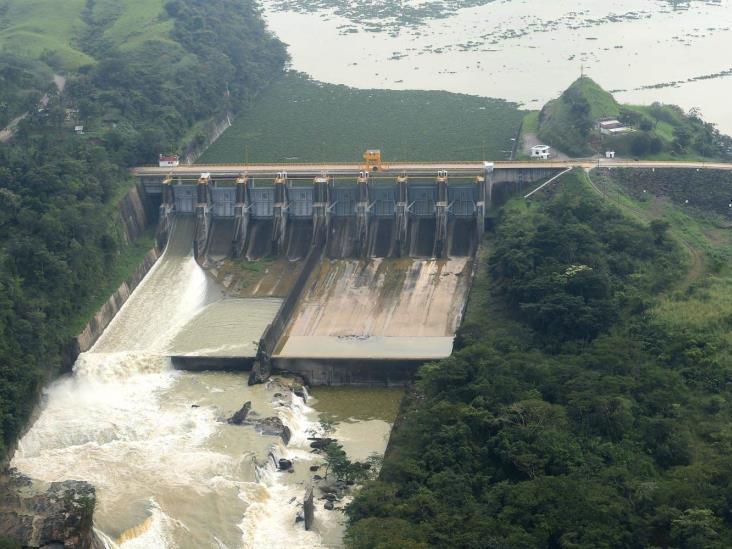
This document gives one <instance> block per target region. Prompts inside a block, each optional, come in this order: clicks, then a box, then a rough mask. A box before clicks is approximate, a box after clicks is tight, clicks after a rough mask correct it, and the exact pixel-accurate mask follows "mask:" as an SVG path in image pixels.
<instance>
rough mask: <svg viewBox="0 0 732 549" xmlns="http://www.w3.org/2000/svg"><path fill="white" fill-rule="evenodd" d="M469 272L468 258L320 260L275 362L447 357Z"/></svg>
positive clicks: (458, 320) (464, 295)
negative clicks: (295, 359)
mask: <svg viewBox="0 0 732 549" xmlns="http://www.w3.org/2000/svg"><path fill="white" fill-rule="evenodd" d="M471 269H472V262H471V260H470V259H469V258H456V259H450V260H444V261H438V260H416V259H370V260H324V261H322V262H321V264H320V265H319V266H318V267H317V268H316V269H315V271H314V272H313V274H312V275H311V277H310V279H309V280H308V286H307V288H306V290H305V292H304V294H303V296H302V297H301V299H300V302H299V303H298V306H297V308H296V309H295V312H294V314H293V316H292V321H291V322H290V325H289V328H288V330H287V332H286V335H285V337H284V338H283V341H282V342H280V345H279V348H278V350H277V352H276V356H277V357H282V358H287V357H298V358H339V359H347V358H352V359H356V358H383V359H387V358H388V359H400V358H410V359H414V358H420V359H436V358H442V357H446V356H449V355H450V352H451V350H452V340H453V337H454V335H455V332H456V330H457V328H458V326H459V324H460V320H461V317H462V311H463V308H464V304H465V300H466V298H467V293H468V288H469V285H470V281H471Z"/></svg>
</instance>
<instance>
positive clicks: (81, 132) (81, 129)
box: [74, 126, 84, 135]
mask: <svg viewBox="0 0 732 549" xmlns="http://www.w3.org/2000/svg"><path fill="white" fill-rule="evenodd" d="M74 131H75V132H76V133H77V134H78V135H84V126H74Z"/></svg>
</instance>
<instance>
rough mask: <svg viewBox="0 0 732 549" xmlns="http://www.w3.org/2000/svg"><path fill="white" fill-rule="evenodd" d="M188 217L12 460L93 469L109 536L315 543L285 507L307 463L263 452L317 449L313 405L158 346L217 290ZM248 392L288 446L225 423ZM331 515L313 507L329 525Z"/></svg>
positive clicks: (48, 476)
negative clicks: (175, 365)
mask: <svg viewBox="0 0 732 549" xmlns="http://www.w3.org/2000/svg"><path fill="white" fill-rule="evenodd" d="M192 229H193V225H192V220H186V219H180V220H178V222H177V225H176V228H175V230H174V233H173V236H172V237H171V241H170V243H169V246H168V249H167V250H166V252H165V254H164V255H163V257H162V258H161V259H160V260H159V262H158V264H157V265H156V266H155V267H154V268H153V269H152V270H151V272H150V273H149V275H148V276H147V277H146V279H145V280H144V281H143V282H142V283H141V284H140V286H139V287H138V288H137V290H136V291H135V292H134V294H133V295H132V296H131V298H130V299H129V301H128V302H127V303H126V304H125V306H124V307H123V308H122V310H121V311H120V313H119V314H118V316H117V317H116V318H115V320H114V321H113V322H112V323H111V324H110V326H109V327H108V329H107V331H106V332H105V333H104V334H103V336H102V337H101V338H100V339H99V341H98V342H97V344H96V345H95V346H94V347H93V348H92V350H91V351H89V352H88V353H85V354H83V355H81V356H80V357H79V359H78V361H77V363H76V365H75V367H74V373H73V375H71V376H67V377H64V378H62V379H59V380H58V381H57V382H55V383H53V384H52V385H51V386H50V387H49V388H48V389H47V390H46V393H45V398H44V404H43V409H42V412H41V414H40V417H39V418H38V420H37V421H36V423H35V424H34V425H33V427H32V429H31V430H30V431H29V432H28V434H27V435H26V436H25V437H24V438H23V439H22V440H21V441H20V445H19V448H18V451H17V453H16V455H15V457H14V460H13V465H14V466H15V467H17V468H18V469H19V470H20V471H22V472H23V473H25V474H28V475H29V476H31V477H34V478H37V479H40V480H44V481H58V480H69V479H81V480H87V481H89V482H91V483H92V484H93V485H94V486H95V487H96V489H97V498H98V502H97V509H96V512H95V525H96V528H97V530H98V532H99V534H100V537H102V538H103V539H104V540H106V543H107V544H108V545H109V546H111V547H114V546H119V547H123V548H125V549H127V548H138V547H139V548H146V549H147V548H167V547H176V548H177V547H181V548H201V547H230V548H233V547H269V548H277V547H283V548H284V547H303V548H304V547H317V546H319V545H320V538H319V535H318V534H317V533H315V532H306V531H305V530H304V528H303V526H302V524H295V520H294V519H295V516H296V514H297V512H298V505H299V504H300V503H301V502H302V497H303V494H304V486H303V484H304V482H305V480H307V478H308V468H307V466H306V465H302V466H298V467H296V469H297V472H296V473H294V474H283V473H279V472H276V471H275V469H274V462H273V460H272V459H269V458H268V456H269V455H270V454H273V453H274V454H275V455H282V456H284V457H288V458H289V459H292V460H293V461H295V462H303V463H305V464H306V462H308V461H311V460H313V459H314V457H313V456H312V454H310V453H309V452H308V451H307V440H306V438H307V432H308V430H310V429H312V428H314V425H315V424H314V421H315V420H316V419H317V414H316V413H315V412H314V411H313V410H312V409H310V408H308V407H307V406H306V405H305V404H304V402H303V401H302V400H301V399H299V398H298V397H293V402H292V403H289V402H287V403H283V402H280V399H279V398H274V396H273V395H274V393H275V392H276V391H277V390H281V389H280V388H279V386H272V387H268V386H256V387H248V386H247V383H246V377H245V376H244V375H242V374H238V375H237V374H228V373H202V374H191V373H185V372H177V371H175V370H173V369H172V367H171V363H170V359H169V358H167V355H166V350H167V349H168V348H169V347H170V345H171V342H172V341H174V340H175V336H176V334H177V333H178V332H179V331H180V330H181V328H182V327H184V326H185V325H186V324H187V323H188V322H189V321H190V320H191V319H192V318H194V317H196V315H197V314H198V313H200V311H202V310H204V308H205V306H206V304H207V303H210V302H211V301H212V300H217V299H220V297H221V295H220V292H219V289H218V288H217V287H216V286H215V285H214V284H212V282H210V281H209V279H208V278H207V277H206V275H205V273H203V271H201V269H199V267H198V266H197V264H196V263H195V261H194V259H193V257H192V255H191V252H190V248H191V242H192ZM242 335H243V337H246V333H245V332H244V333H243V334H242ZM201 345H203V346H204V347H206V346H207V345H209V346H210V342H206V341H205V340H204V341H201ZM247 400H250V401H252V410H254V411H256V412H257V413H259V414H260V416H262V417H266V416H273V415H278V416H280V418H281V419H282V420H283V422H285V424H287V425H288V426H289V427H290V429H291V430H292V432H293V436H292V440H291V442H290V446H289V447H285V446H284V445H283V444H282V442H281V441H280V439H279V438H275V437H268V436H262V435H260V434H258V433H257V432H256V431H255V430H254V429H253V428H252V427H250V426H235V425H229V424H227V423H226V422H225V418H227V417H229V416H230V415H231V414H233V412H235V411H236V410H237V409H238V408H239V407H240V406H241V405H242V403H243V402H245V401H247ZM331 515H332V514H329V513H327V512H326V513H325V514H324V515H323V516H320V513H319V514H318V515H317V520H318V521H319V522H320V523H321V524H322V525H323V526H324V528H326V529H328V528H329V527H328V524H329V523H331V522H333V521H334V520H335V519H334V518H333V517H332V516H331Z"/></svg>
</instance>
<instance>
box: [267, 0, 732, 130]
mask: <svg viewBox="0 0 732 549" xmlns="http://www.w3.org/2000/svg"><path fill="white" fill-rule="evenodd" d="M263 4H264V6H265V15H266V18H267V21H268V24H269V26H270V28H271V29H272V30H273V32H274V33H275V34H276V35H277V36H278V37H279V38H280V39H281V40H283V41H284V42H285V43H286V44H288V45H289V52H290V54H291V56H292V68H293V69H296V70H300V71H303V72H305V73H307V74H309V75H310V76H312V77H313V78H315V79H316V80H320V81H323V82H328V83H334V84H345V85H349V86H353V87H356V88H385V89H422V90H446V91H451V92H460V93H468V94H474V95H480V96H486V97H496V98H502V99H507V100H510V101H516V102H519V103H521V104H523V105H524V106H525V107H526V108H531V109H538V108H541V106H542V105H543V104H544V103H545V102H546V101H548V100H549V99H552V98H554V97H556V96H558V95H559V93H561V91H562V90H564V89H565V88H566V87H567V86H568V85H569V84H570V83H571V82H572V81H573V80H575V79H576V78H577V77H578V76H580V74H581V72H582V71H584V73H585V74H587V75H589V76H591V77H592V78H593V79H595V80H596V81H597V82H598V83H599V84H600V85H601V86H603V87H604V88H605V89H607V90H613V91H614V92H615V94H616V97H617V98H618V100H620V101H623V102H629V103H651V102H653V101H661V102H666V103H675V104H678V105H681V106H682V107H683V108H685V109H690V108H692V107H697V108H699V109H701V112H702V115H703V117H704V118H705V120H708V121H711V122H714V123H716V124H718V125H719V128H720V130H722V131H724V132H726V133H732V104H731V103H730V102H729V101H728V99H727V95H728V94H727V90H728V88H729V85H730V81H731V80H730V79H731V78H732V62H730V60H729V59H728V58H727V56H725V55H722V54H720V52H724V51H727V50H728V48H729V45H730V43H732V1H731V0H707V1H695V0H689V1H668V0H611V1H606V0H555V1H552V2H546V1H542V0H495V1H489V0H439V1H437V0H404V1H403V2H395V1H392V0H373V1H366V0H356V1H346V0H317V1H313V2H310V1H306V0H264V2H263ZM400 5H401V6H402V7H401V8H399V6H400ZM462 6H468V7H462ZM314 37H317V39H314Z"/></svg>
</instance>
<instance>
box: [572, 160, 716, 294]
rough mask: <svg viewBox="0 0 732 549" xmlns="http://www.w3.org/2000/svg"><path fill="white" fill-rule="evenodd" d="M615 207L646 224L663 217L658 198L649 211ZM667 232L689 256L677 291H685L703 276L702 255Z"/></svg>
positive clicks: (676, 233)
mask: <svg viewBox="0 0 732 549" xmlns="http://www.w3.org/2000/svg"><path fill="white" fill-rule="evenodd" d="M585 172H586V173H587V181H589V183H590V186H591V187H592V188H593V189H594V190H595V192H597V193H598V194H599V195H600V196H603V197H604V196H605V193H603V191H602V189H600V187H598V186H597V184H596V183H595V182H594V181H593V180H592V177H591V175H590V170H585ZM617 206H618V207H619V208H621V209H622V210H625V211H627V212H630V213H631V214H633V216H634V217H636V218H638V219H639V220H641V221H643V222H646V223H647V222H650V221H653V220H654V219H659V218H661V217H663V207H662V206H663V200H662V199H661V198H658V197H654V201H653V204H652V205H651V209H650V211H644V210H641V209H639V208H634V207H632V206H629V205H627V204H622V203H617ZM669 232H670V233H671V235H672V236H673V237H674V238H675V239H676V240H677V241H678V242H679V243H680V244H681V245H682V246H683V247H684V249H686V251H687V253H688V254H689V258H690V259H691V265H690V266H689V270H688V271H687V273H686V276H685V277H684V279H683V280H682V281H681V282H680V283H679V289H682V290H685V289H686V288H688V287H689V286H691V285H692V284H693V283H694V282H696V281H697V280H699V278H700V277H701V276H702V275H703V274H704V253H703V252H702V251H701V250H699V249H698V248H697V247H695V246H694V244H693V243H692V242H691V241H690V240H689V239H688V238H685V237H684V235H683V234H682V233H681V232H679V231H677V230H674V229H671V230H670V231H669Z"/></svg>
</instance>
